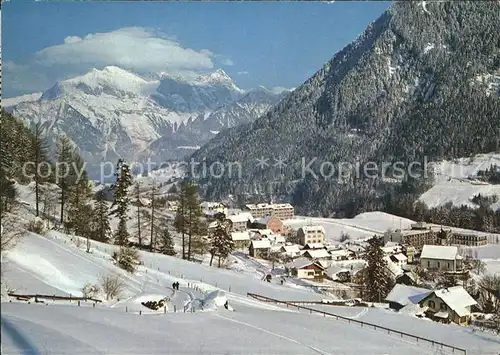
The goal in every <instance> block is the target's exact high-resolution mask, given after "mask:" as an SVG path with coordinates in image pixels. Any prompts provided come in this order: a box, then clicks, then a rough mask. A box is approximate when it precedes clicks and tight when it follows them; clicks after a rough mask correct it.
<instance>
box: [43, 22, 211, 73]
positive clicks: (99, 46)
mask: <svg viewBox="0 0 500 355" xmlns="http://www.w3.org/2000/svg"><path fill="white" fill-rule="evenodd" d="M212 57H213V53H212V52H210V51H209V50H200V51H196V50H193V49H190V48H184V47H183V46H182V45H181V44H180V43H179V42H176V41H174V40H172V39H169V38H166V37H159V34H158V33H156V32H155V31H152V30H149V29H146V28H142V27H127V28H122V29H119V30H116V31H112V32H106V33H93V34H88V35H86V36H85V37H83V38H80V37H76V36H68V37H66V38H65V39H64V43H63V44H59V45H55V46H51V47H47V48H44V49H42V50H41V51H39V52H37V53H36V54H35V58H36V62H37V63H38V64H40V65H44V66H55V65H89V66H93V67H94V66H103V65H117V66H119V67H123V68H125V69H130V70H136V71H139V72H159V71H173V72H177V71H181V70H200V69H211V68H213V61H212Z"/></svg>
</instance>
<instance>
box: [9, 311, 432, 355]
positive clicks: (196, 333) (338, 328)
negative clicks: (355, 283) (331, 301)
mask: <svg viewBox="0 0 500 355" xmlns="http://www.w3.org/2000/svg"><path fill="white" fill-rule="evenodd" d="M82 329H85V331H82ZM2 346H3V353H5V354H18V353H20V350H21V349H22V350H21V352H22V353H24V354H27V353H30V354H38V353H49V354H77V353H78V354H105V353H106V354H276V355H278V354H283V355H285V354H286V355H290V354H301V355H306V354H324V355H330V354H345V355H348V354H353V355H354V354H359V355H383V354H394V355H395V354H399V355H414V354H415V355H428V354H432V353H433V352H432V351H433V349H431V348H429V347H428V346H425V345H419V344H417V343H415V342H411V341H409V340H405V339H401V338H399V337H397V336H390V335H384V334H383V333H380V332H378V331H375V330H371V329H363V328H360V327H357V326H355V325H348V324H345V323H342V322H338V321H335V320H332V319H326V318H319V317H313V316H311V315H308V314H297V313H290V312H275V311H266V310H259V311H256V310H255V309H249V308H245V307H242V308H240V309H239V310H238V311H237V312H227V313H224V314H222V313H221V314H207V313H203V312H200V313H198V312H197V313H194V314H193V313H185V314H184V313H181V314H176V315H171V314H170V315H167V316H162V315H159V316H144V315H143V316H137V315H130V314H127V313H124V312H113V311H112V310H106V309H88V308H78V307H65V306H43V305H42V306H41V305H24V304H16V303H12V304H4V305H3V306H2ZM434 351H435V350H434Z"/></svg>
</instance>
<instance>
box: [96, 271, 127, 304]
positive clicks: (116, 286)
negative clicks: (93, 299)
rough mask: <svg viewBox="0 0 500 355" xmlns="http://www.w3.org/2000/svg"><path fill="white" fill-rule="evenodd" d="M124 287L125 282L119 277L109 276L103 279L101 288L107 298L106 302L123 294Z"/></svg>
mask: <svg viewBox="0 0 500 355" xmlns="http://www.w3.org/2000/svg"><path fill="white" fill-rule="evenodd" d="M124 287H125V284H124V282H123V280H122V279H121V278H120V277H118V276H115V275H107V276H103V277H102V278H101V288H102V292H104V295H105V296H106V300H110V299H113V298H118V297H119V296H120V294H121V293H122V292H123V288H124Z"/></svg>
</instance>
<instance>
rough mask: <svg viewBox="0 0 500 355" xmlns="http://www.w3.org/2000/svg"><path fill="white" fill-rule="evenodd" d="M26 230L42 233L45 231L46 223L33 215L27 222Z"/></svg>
mask: <svg viewBox="0 0 500 355" xmlns="http://www.w3.org/2000/svg"><path fill="white" fill-rule="evenodd" d="M28 230H29V231H30V232H33V233H36V234H44V233H45V232H46V231H47V223H46V222H45V221H44V220H43V219H41V218H40V217H35V218H33V220H31V221H30V222H29V223H28Z"/></svg>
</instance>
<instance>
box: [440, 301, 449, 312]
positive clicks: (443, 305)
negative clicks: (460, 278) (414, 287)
mask: <svg viewBox="0 0 500 355" xmlns="http://www.w3.org/2000/svg"><path fill="white" fill-rule="evenodd" d="M439 309H440V310H441V311H446V309H447V308H446V303H444V302H441V304H440V305H439Z"/></svg>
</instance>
